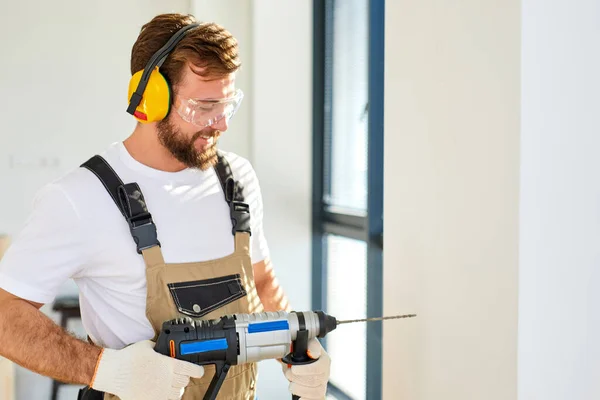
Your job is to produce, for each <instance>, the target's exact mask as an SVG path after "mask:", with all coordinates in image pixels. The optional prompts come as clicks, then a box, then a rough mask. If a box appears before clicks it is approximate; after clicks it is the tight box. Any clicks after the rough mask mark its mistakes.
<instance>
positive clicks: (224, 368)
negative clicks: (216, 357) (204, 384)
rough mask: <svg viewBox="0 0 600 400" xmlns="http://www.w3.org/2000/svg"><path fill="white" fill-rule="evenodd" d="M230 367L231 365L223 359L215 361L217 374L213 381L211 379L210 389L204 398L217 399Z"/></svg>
mask: <svg viewBox="0 0 600 400" xmlns="http://www.w3.org/2000/svg"><path fill="white" fill-rule="evenodd" d="M230 367H231V365H229V364H227V363H225V362H223V361H217V362H216V363H215V376H214V377H213V378H212V381H210V385H209V386H208V390H207V391H206V394H205V395H204V400H215V399H216V398H217V395H218V394H219V390H221V386H222V385H223V382H224V381H225V377H226V376H227V372H229V368H230Z"/></svg>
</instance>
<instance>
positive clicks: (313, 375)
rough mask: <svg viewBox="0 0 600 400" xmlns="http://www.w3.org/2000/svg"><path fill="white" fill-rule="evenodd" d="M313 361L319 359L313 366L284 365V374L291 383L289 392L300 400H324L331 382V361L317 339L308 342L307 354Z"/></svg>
mask: <svg viewBox="0 0 600 400" xmlns="http://www.w3.org/2000/svg"><path fill="white" fill-rule="evenodd" d="M306 353H307V354H308V356H309V357H310V358H312V359H318V360H317V361H315V362H314V363H312V364H306V365H292V366H291V367H290V366H289V365H288V364H285V363H284V364H283V374H284V375H285V377H286V378H287V380H288V381H290V386H289V390H290V392H291V393H292V394H295V395H296V396H300V400H324V399H325V394H326V393H327V381H329V369H330V367H331V359H330V358H329V354H327V353H326V352H325V349H324V348H323V347H322V346H321V343H319V341H318V340H317V339H311V340H310V341H309V342H308V351H307V352H306Z"/></svg>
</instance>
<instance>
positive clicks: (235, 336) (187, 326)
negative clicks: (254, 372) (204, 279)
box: [155, 311, 416, 400]
mask: <svg viewBox="0 0 600 400" xmlns="http://www.w3.org/2000/svg"><path fill="white" fill-rule="evenodd" d="M414 316H416V315H415V314H408V315H398V316H394V317H382V318H369V319H362V320H349V321H338V320H337V319H336V318H335V317H332V316H330V315H327V314H325V313H324V312H322V311H307V312H290V313H287V312H285V311H279V312H262V313H255V314H233V315H227V316H223V317H221V318H218V319H213V320H198V319H191V318H179V319H175V320H170V321H166V322H164V323H163V326H162V330H161V332H160V333H159V336H158V339H157V341H156V347H155V350H156V351H157V352H159V353H161V354H163V355H166V356H170V357H174V358H177V359H180V360H185V361H188V362H192V363H195V364H199V365H208V364H213V365H215V370H216V372H215V376H214V377H213V379H212V381H211V383H210V385H209V387H208V390H207V392H206V394H205V396H204V400H215V399H216V397H217V393H218V392H219V389H220V388H221V385H222V384H223V381H224V380H225V377H226V376H227V372H228V371H229V368H230V367H231V366H232V365H239V364H244V363H251V362H257V361H260V360H266V359H282V361H283V362H284V363H286V364H290V365H303V364H310V363H313V362H315V361H317V360H315V359H312V358H310V357H309V356H308V355H307V354H306V353H307V347H308V341H309V340H310V339H313V338H315V337H318V338H323V337H325V335H327V334H328V333H329V332H331V331H333V330H334V329H335V328H336V327H337V326H338V325H340V324H343V323H350V322H370V321H376V320H383V319H392V318H410V317H414ZM292 344H293V346H291V345H292ZM290 346H291V348H293V350H292V351H290ZM292 399H299V397H298V396H296V395H292Z"/></svg>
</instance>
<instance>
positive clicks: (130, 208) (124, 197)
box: [81, 155, 160, 254]
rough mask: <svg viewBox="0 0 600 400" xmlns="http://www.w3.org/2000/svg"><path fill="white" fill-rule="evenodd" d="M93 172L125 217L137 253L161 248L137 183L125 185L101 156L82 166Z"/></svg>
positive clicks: (154, 226)
mask: <svg viewBox="0 0 600 400" xmlns="http://www.w3.org/2000/svg"><path fill="white" fill-rule="evenodd" d="M81 166H82V167H84V168H87V169H88V170H90V171H91V172H93V173H94V174H95V175H96V176H97V177H98V179H100V182H102V184H103V185H104V187H105V188H106V191H107V192H108V193H109V194H110V196H111V197H112V199H113V200H114V202H115V204H116V205H117V207H118V208H119V211H121V214H123V216H124V217H125V220H126V221H127V224H128V225H129V230H130V231H131V236H133V240H134V241H135V243H136V246H137V252H138V253H140V254H142V251H143V250H146V249H150V248H152V247H155V246H159V247H160V242H159V241H158V238H157V234H156V225H154V222H153V221H152V215H150V213H149V212H148V208H147V207H146V201H145V200H144V195H143V194H142V191H141V190H140V187H139V186H138V184H137V183H126V184H125V183H123V181H122V180H121V178H119V176H118V175H117V173H116V172H115V171H114V170H113V169H112V167H111V166H110V165H109V164H108V162H106V160H105V159H104V158H102V157H101V156H98V155H96V156H94V157H92V158H90V159H89V160H88V161H86V162H85V163H83V164H82V165H81Z"/></svg>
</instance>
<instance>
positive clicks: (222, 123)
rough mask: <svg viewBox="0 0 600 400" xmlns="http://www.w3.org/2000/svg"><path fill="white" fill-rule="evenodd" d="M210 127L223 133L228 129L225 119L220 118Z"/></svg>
mask: <svg viewBox="0 0 600 400" xmlns="http://www.w3.org/2000/svg"><path fill="white" fill-rule="evenodd" d="M210 127H211V128H213V129H216V130H218V131H221V132H225V131H226V130H227V128H228V127H229V123H228V122H227V118H221V119H220V120H218V121H217V122H215V123H214V124H212V125H211V126H210Z"/></svg>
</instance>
